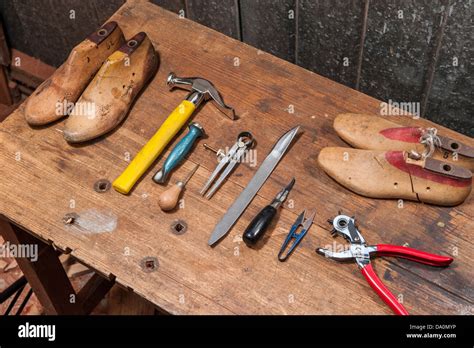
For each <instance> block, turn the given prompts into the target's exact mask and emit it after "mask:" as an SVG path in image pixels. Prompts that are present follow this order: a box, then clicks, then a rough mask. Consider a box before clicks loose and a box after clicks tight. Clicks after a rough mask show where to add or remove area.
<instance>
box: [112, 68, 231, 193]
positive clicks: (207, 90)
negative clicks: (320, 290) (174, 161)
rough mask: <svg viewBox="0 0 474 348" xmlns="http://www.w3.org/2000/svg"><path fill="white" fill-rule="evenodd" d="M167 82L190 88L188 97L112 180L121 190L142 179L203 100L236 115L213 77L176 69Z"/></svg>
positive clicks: (226, 112)
mask: <svg viewBox="0 0 474 348" xmlns="http://www.w3.org/2000/svg"><path fill="white" fill-rule="evenodd" d="M167 84H168V87H169V89H170V90H171V89H173V88H174V87H180V88H183V89H186V90H188V91H190V92H189V94H188V96H187V97H186V99H184V100H183V101H182V102H181V103H180V104H179V105H178V107H177V108H176V109H174V110H173V112H172V113H171V114H170V115H169V116H168V118H167V119H166V120H165V122H163V124H162V125H161V127H160V128H159V129H158V131H157V132H156V133H155V134H154V135H153V137H152V138H151V139H150V140H149V141H148V143H146V144H145V146H143V148H142V149H141V150H140V152H138V154H137V155H136V156H135V158H134V159H133V160H132V161H131V162H130V164H129V165H128V166H127V168H125V170H124V171H123V172H122V174H120V176H119V177H118V178H117V179H115V181H114V182H113V183H112V186H113V188H114V189H115V190H116V191H118V192H120V193H122V194H128V193H129V192H130V190H131V189H132V187H133V186H134V185H135V183H136V182H137V181H138V179H140V177H141V176H142V175H143V174H144V173H145V172H146V170H147V169H148V168H149V167H150V166H151V165H152V163H153V162H154V161H155V160H156V158H157V157H158V156H159V155H160V154H161V152H162V151H163V150H164V148H165V147H166V145H168V143H169V142H170V141H171V140H172V139H173V138H174V137H175V135H176V134H177V133H178V132H179V130H180V129H181V128H182V127H183V126H184V125H185V124H186V123H187V120H188V119H189V118H190V117H191V115H192V114H193V112H194V110H196V109H197V108H198V107H199V105H200V104H201V103H202V102H204V101H207V100H211V101H213V102H214V105H216V107H217V108H218V109H219V110H220V111H222V113H223V114H224V115H226V116H227V117H228V118H230V119H231V120H234V119H235V113H234V109H233V108H231V107H229V106H227V105H226V104H224V101H223V100H222V97H221V95H220V94H219V92H218V91H217V89H216V88H215V87H214V85H213V84H212V83H211V82H210V81H208V80H205V79H202V78H199V77H177V76H176V75H175V74H174V73H170V74H169V75H168V79H167Z"/></svg>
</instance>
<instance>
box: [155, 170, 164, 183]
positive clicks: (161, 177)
mask: <svg viewBox="0 0 474 348" xmlns="http://www.w3.org/2000/svg"><path fill="white" fill-rule="evenodd" d="M153 181H154V182H156V183H157V184H163V183H164V182H165V175H164V172H163V169H160V170H159V171H157V172H156V174H155V175H154V176H153Z"/></svg>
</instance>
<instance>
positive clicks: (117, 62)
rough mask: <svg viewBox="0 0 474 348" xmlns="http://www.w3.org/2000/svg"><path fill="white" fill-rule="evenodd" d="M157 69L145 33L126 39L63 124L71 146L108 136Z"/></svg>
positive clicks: (156, 63)
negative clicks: (106, 134)
mask: <svg viewBox="0 0 474 348" xmlns="http://www.w3.org/2000/svg"><path fill="white" fill-rule="evenodd" d="M157 67H158V56H157V54H156V52H155V49H154V48H153V44H152V43H151V41H150V39H149V38H148V36H147V35H146V34H145V33H143V32H142V33H138V34H136V35H135V36H134V37H133V38H131V39H130V40H128V41H127V42H126V43H124V44H123V45H122V47H120V48H119V49H118V50H117V51H115V52H114V53H112V54H111V55H110V56H109V57H108V58H107V60H106V61H105V62H104V64H103V65H102V67H101V68H100V70H99V71H98V73H97V74H96V76H95V77H94V79H93V80H92V81H91V83H90V84H89V85H88V86H87V88H86V90H85V91H84V93H83V94H82V96H81V97H80V98H79V100H78V101H77V103H76V106H75V108H74V110H73V111H72V113H71V115H70V116H69V118H68V119H67V121H66V124H65V127H64V133H63V134H64V138H65V139H66V140H67V141H68V142H70V143H78V142H83V141H87V140H91V139H94V138H96V137H98V136H100V135H103V134H105V133H108V132H109V131H111V130H112V129H114V128H115V127H117V125H119V124H120V122H121V121H122V120H123V119H124V118H125V116H126V115H127V113H128V111H129V109H130V106H131V104H132V103H133V100H134V99H135V97H136V96H137V95H138V93H139V92H140V91H141V89H142V88H143V87H144V86H145V85H146V83H147V82H148V80H150V79H151V78H152V77H153V76H154V74H155V72H156V70H157Z"/></svg>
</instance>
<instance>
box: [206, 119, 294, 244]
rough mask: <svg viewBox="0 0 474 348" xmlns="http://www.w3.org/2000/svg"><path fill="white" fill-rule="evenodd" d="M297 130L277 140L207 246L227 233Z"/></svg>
mask: <svg viewBox="0 0 474 348" xmlns="http://www.w3.org/2000/svg"><path fill="white" fill-rule="evenodd" d="M299 128H300V127H299V126H297V127H295V128H293V129H291V130H289V131H288V132H286V133H285V134H284V135H283V136H282V137H281V138H280V139H279V140H278V142H277V143H276V145H275V146H274V147H273V149H272V151H271V152H270V154H269V155H268V156H267V157H266V158H265V160H264V161H263V163H262V164H261V165H260V167H259V168H258V170H257V172H256V173H255V175H254V176H253V178H252V179H251V180H250V182H249V183H248V185H247V187H245V189H244V190H243V191H242V193H241V194H240V196H239V197H237V199H236V200H235V201H234V203H233V204H232V206H231V207H230V208H229V210H227V212H226V213H225V214H224V216H223V217H222V219H221V220H220V221H219V222H218V223H217V225H216V226H215V227H214V231H212V234H211V238H210V239H209V242H208V244H209V245H213V244H215V243H216V242H217V241H218V240H220V239H221V238H222V237H224V236H225V235H226V234H227V233H228V232H229V230H230V229H231V228H232V226H233V225H234V224H235V222H236V221H237V219H238V218H239V217H240V215H241V214H242V213H243V211H244V210H245V208H246V207H247V206H248V205H249V203H250V202H251V201H252V199H253V198H254V197H255V195H256V193H257V192H258V190H259V189H260V187H262V185H263V183H264V182H265V181H266V180H267V178H268V177H269V175H270V174H271V173H272V171H273V169H275V167H276V165H277V164H278V162H279V161H280V159H281V158H282V157H283V155H284V154H285V152H286V150H287V149H288V147H289V146H290V144H291V142H292V140H293V138H294V137H295V135H296V133H297V132H298V129H299Z"/></svg>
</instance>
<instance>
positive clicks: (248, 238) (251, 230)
mask: <svg viewBox="0 0 474 348" xmlns="http://www.w3.org/2000/svg"><path fill="white" fill-rule="evenodd" d="M276 212H277V210H276V209H275V208H274V207H272V206H271V205H267V206H266V207H265V208H263V209H262V210H261V211H260V213H258V214H257V216H255V217H254V218H253V220H252V221H251V222H250V224H249V225H248V226H247V228H246V229H245V232H244V234H243V236H242V239H243V240H244V242H245V244H247V245H249V246H251V245H255V244H256V243H257V242H258V241H259V240H260V238H262V236H263V235H264V234H265V232H266V231H267V229H268V226H270V223H271V222H272V219H273V217H274V216H275V214H276Z"/></svg>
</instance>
